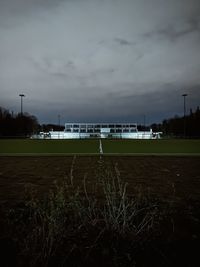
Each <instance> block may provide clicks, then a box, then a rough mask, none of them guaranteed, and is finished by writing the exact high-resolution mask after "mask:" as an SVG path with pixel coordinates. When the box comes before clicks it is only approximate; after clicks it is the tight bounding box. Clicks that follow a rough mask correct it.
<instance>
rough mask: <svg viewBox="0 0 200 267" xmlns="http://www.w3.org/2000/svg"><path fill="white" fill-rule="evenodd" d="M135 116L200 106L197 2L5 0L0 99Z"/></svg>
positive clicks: (52, 113) (42, 117)
mask: <svg viewBox="0 0 200 267" xmlns="http://www.w3.org/2000/svg"><path fill="white" fill-rule="evenodd" d="M20 93H24V94H25V95H26V97H25V99H24V110H25V111H27V112H29V113H31V114H35V115H36V116H37V117H38V119H39V121H40V122H41V123H42V122H51V123H56V122H57V116H58V114H61V121H62V123H64V122H68V121H69V122H70V121H80V122H83V121H88V122H89V121H91V122H94V121H133V122H135V121H136V122H139V123H140V122H142V121H143V115H144V114H145V115H146V120H147V123H151V122H157V121H161V120H162V119H164V118H167V117H171V116H174V115H175V114H178V115H182V113H183V97H182V96H181V95H182V94H183V93H188V97H187V108H188V109H189V107H191V108H196V106H197V105H200V1H199V0H167V1H166V0H0V106H3V107H5V108H8V109H10V110H13V111H14V112H19V111H20V97H19V96H18V95H19V94H20Z"/></svg>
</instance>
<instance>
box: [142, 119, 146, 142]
mask: <svg viewBox="0 0 200 267" xmlns="http://www.w3.org/2000/svg"><path fill="white" fill-rule="evenodd" d="M143 119H144V139H145V121H146V116H145V114H144V117H143Z"/></svg>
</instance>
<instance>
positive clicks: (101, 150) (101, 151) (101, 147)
mask: <svg viewBox="0 0 200 267" xmlns="http://www.w3.org/2000/svg"><path fill="white" fill-rule="evenodd" d="M99 153H100V154H103V146H102V142H101V139H99Z"/></svg>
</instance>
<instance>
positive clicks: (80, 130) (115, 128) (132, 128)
mask: <svg viewBox="0 0 200 267" xmlns="http://www.w3.org/2000/svg"><path fill="white" fill-rule="evenodd" d="M40 138H48V139H85V138H121V139H156V138H160V133H153V132H152V129H150V130H149V131H138V129H137V124H136V123H65V129H64V131H50V132H49V133H46V134H45V133H41V137H40Z"/></svg>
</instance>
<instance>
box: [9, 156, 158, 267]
mask: <svg viewBox="0 0 200 267" xmlns="http://www.w3.org/2000/svg"><path fill="white" fill-rule="evenodd" d="M74 164H75V158H74V159H73V162H72V167H71V170H70V173H69V175H68V176H66V177H65V178H64V179H63V182H62V184H59V185H58V184H57V183H55V189H54V190H51V191H50V192H49V194H48V196H47V197H46V198H45V199H43V200H39V199H37V198H35V197H34V194H33V191H31V190H28V192H29V193H28V195H27V199H26V201H25V204H24V205H23V206H22V207H20V209H16V210H15V211H14V210H13V211H12V212H10V214H9V217H8V218H9V224H10V225H11V226H12V228H13V232H12V234H13V238H14V239H15V241H16V243H17V245H18V248H19V249H18V250H19V256H18V258H19V266H86V265H87V266H92V265H94V264H95V265H96V266H98V264H99V266H100V265H102V264H103V263H104V265H107V266H109V265H112V266H123V264H125V265H126V266H134V265H135V259H134V251H133V250H134V248H135V247H136V246H137V245H138V242H142V241H144V240H146V239H147V238H148V236H149V234H150V233H151V230H152V229H153V227H154V221H155V219H156V216H157V209H156V206H155V205H154V204H152V202H151V201H149V200H147V199H145V198H141V197H138V196H137V195H133V196H132V195H131V196H130V195H128V194H127V186H128V184H127V183H125V182H124V181H123V179H122V178H121V176H120V171H119V170H118V168H117V165H116V166H115V167H114V170H111V169H110V167H108V166H106V165H105V163H104V161H103V159H100V161H99V166H98V172H97V174H96V179H95V181H93V187H92V188H95V190H97V191H98V197H97V195H96V194H95V192H94V191H93V190H91V185H90V187H89V186H88V184H89V182H90V184H91V181H88V179H87V175H85V176H84V177H83V180H82V184H79V185H76V183H75V179H76V177H75V176H74V171H73V168H74Z"/></svg>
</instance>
